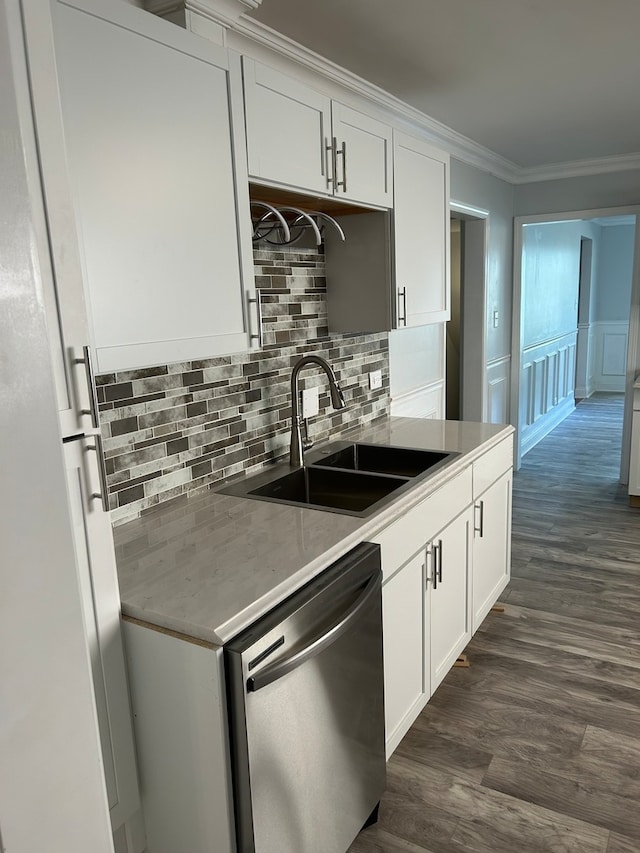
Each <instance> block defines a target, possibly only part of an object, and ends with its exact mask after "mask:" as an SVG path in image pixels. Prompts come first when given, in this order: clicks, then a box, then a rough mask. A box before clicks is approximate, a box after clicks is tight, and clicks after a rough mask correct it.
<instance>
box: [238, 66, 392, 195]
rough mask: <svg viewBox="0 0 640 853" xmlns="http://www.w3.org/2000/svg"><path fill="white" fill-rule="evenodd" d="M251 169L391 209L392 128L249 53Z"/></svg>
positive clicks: (282, 181) (270, 179)
mask: <svg viewBox="0 0 640 853" xmlns="http://www.w3.org/2000/svg"><path fill="white" fill-rule="evenodd" d="M242 67H243V72H244V98H245V116H246V127H247V159H248V166H249V175H250V177H252V178H256V179H258V180H263V181H268V182H269V183H276V184H282V185H284V186H287V187H291V188H294V189H298V190H304V191H306V192H316V193H322V194H323V195H335V196H336V197H339V198H343V199H345V200H349V201H357V202H360V203H362V204H373V205H380V206H382V207H390V206H391V205H392V203H393V198H392V168H393V165H392V133H391V128H390V127H389V126H388V125H385V124H384V123H383V122H380V121H377V120H376V119H373V118H371V117H370V116H368V115H365V114H364V113H361V112H359V111H358V110H354V109H351V108H350V107H347V106H345V105H344V104H341V103H339V102H338V101H331V100H330V99H329V98H328V97H327V96H326V95H323V94H321V93H320V92H316V91H315V90H314V89H311V88H310V87H309V86H306V85H305V84H304V83H300V82H299V81H298V80H296V79H294V78H293V77H289V76H287V75H286V74H282V73H281V72H280V71H276V70H275V69H273V68H269V67H268V66H267V65H262V64H261V63H259V62H255V61H254V60H253V59H250V58H249V57H243V60H242Z"/></svg>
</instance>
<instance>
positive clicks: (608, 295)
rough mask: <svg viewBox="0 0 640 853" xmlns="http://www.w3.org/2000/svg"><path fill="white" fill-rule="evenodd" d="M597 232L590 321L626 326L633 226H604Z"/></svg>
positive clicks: (633, 236) (631, 268) (629, 295)
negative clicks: (592, 307)
mask: <svg viewBox="0 0 640 853" xmlns="http://www.w3.org/2000/svg"><path fill="white" fill-rule="evenodd" d="M600 231H601V236H600V251H599V254H598V262H597V266H596V275H597V278H596V302H595V312H594V317H593V319H594V320H595V321H596V322H598V321H601V322H609V321H614V322H615V321H618V320H623V321H624V322H626V323H628V322H629V304H630V301H631V278H632V275H633V244H634V240H635V225H612V226H605V227H603V228H601V229H600Z"/></svg>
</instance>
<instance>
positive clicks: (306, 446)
mask: <svg viewBox="0 0 640 853" xmlns="http://www.w3.org/2000/svg"><path fill="white" fill-rule="evenodd" d="M301 420H302V430H303V433H302V451H303V452H304V451H305V450H311V448H312V447H313V442H312V441H311V439H310V438H309V419H308V418H302V419H301Z"/></svg>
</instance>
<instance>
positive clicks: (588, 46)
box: [251, 0, 640, 167]
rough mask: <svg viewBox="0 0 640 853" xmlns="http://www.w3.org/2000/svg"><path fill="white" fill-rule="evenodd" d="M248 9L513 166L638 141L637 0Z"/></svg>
mask: <svg viewBox="0 0 640 853" xmlns="http://www.w3.org/2000/svg"><path fill="white" fill-rule="evenodd" d="M251 17H253V18H255V19H256V20H258V21H260V22H262V23H264V24H266V25H267V26H269V27H272V28H273V29H275V30H277V31H278V32H280V33H282V34H284V35H286V36H288V37H289V38H292V39H293V40H294V41H297V42H299V43H300V44H302V45H304V46H305V47H308V48H310V49H311V50H313V51H316V52H317V53H319V54H321V55H322V56H324V57H326V58H327V59H330V60H332V61H333V62H335V63H337V64H338V65H340V66H342V67H344V68H346V69H348V70H349V71H351V72H353V73H355V74H357V75H359V76H361V77H363V78H365V79H366V80H369V81H370V82H372V83H375V84H377V85H378V86H380V87H381V88H382V89H385V90H386V91H387V92H389V93H390V94H392V95H395V96H396V97H397V98H400V99H401V100H402V101H405V102H406V103H408V104H410V105H411V106H413V107H415V108H417V109H419V110H420V111H422V112H424V113H426V114H427V115H428V116H430V117H431V118H434V119H436V120H437V121H439V122H442V123H443V124H445V125H447V126H448V127H450V128H452V129H453V130H455V131H457V132H458V133H460V134H463V135H464V136H467V137H469V138H470V139H472V140H473V141H475V142H477V143H480V144H481V145H483V146H485V147H486V148H489V149H490V150H491V151H493V152H495V153H497V154H499V155H501V156H502V157H504V158H506V159H507V160H510V161H511V162H512V163H514V164H516V165H518V166H521V167H539V166H543V165H548V164H556V163H567V162H574V161H577V160H585V159H593V158H602V157H611V156H619V155H629V154H636V153H638V152H640V47H639V45H638V36H639V34H640V2H638V0H607V2H605V0H395V2H393V0H262V5H261V6H260V7H259V8H258V9H257V10H255V12H253V13H252V14H251Z"/></svg>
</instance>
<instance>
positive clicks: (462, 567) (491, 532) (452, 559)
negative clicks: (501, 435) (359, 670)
mask: <svg viewBox="0 0 640 853" xmlns="http://www.w3.org/2000/svg"><path fill="white" fill-rule="evenodd" d="M512 454H513V440H512V439H511V438H508V439H505V440H504V441H502V442H500V443H499V444H497V445H495V446H494V447H492V448H491V449H490V450H489V451H487V452H486V453H485V454H484V455H482V456H480V457H478V459H476V460H475V461H474V462H473V464H471V465H469V466H468V467H467V468H465V469H464V470H462V471H461V472H459V473H458V474H456V475H454V476H453V477H452V478H451V479H450V480H449V481H448V482H446V483H444V484H443V485H442V486H441V487H440V488H439V489H438V490H437V491H436V492H434V493H433V494H432V495H430V496H429V497H427V498H426V499H425V500H424V501H422V502H421V503H419V504H418V505H417V506H414V507H412V508H411V509H409V510H407V511H406V512H405V513H404V514H403V515H402V516H400V517H399V518H398V519H397V520H396V521H394V522H393V523H391V524H390V525H388V526H387V527H386V528H384V529H383V530H382V531H380V533H378V534H377V535H376V536H373V537H370V538H371V539H372V541H374V542H378V543H379V544H380V547H381V551H382V574H383V586H382V608H383V629H384V666H385V720H386V749H387V757H389V756H390V755H391V754H392V753H393V751H394V750H395V749H396V747H397V746H398V744H399V743H400V741H401V740H402V738H403V737H404V735H405V734H406V733H407V731H408V730H409V728H410V727H411V725H412V724H413V722H414V720H415V719H416V717H417V716H418V714H419V713H420V711H421V710H422V708H423V707H424V706H425V705H426V703H427V702H428V700H429V698H430V697H431V696H432V695H433V693H434V691H435V690H436V689H437V687H438V685H439V684H440V683H441V681H442V680H443V678H444V677H445V675H446V674H447V673H448V672H449V670H450V669H451V667H452V666H453V665H454V663H455V662H456V659H457V658H458V657H459V655H460V654H461V652H462V651H463V650H464V648H465V647H466V645H467V644H468V642H469V640H470V639H471V637H472V635H473V633H474V632H475V631H476V630H477V629H478V627H479V625H480V623H481V622H482V620H483V619H484V618H485V616H486V615H487V613H488V612H489V610H490V609H491V607H492V605H493V604H494V603H495V602H496V600H497V599H498V597H499V595H500V593H501V592H502V591H503V590H504V588H505V587H506V585H507V584H508V582H509V577H510V556H511V548H510V541H511V485H512V468H511V464H512Z"/></svg>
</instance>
